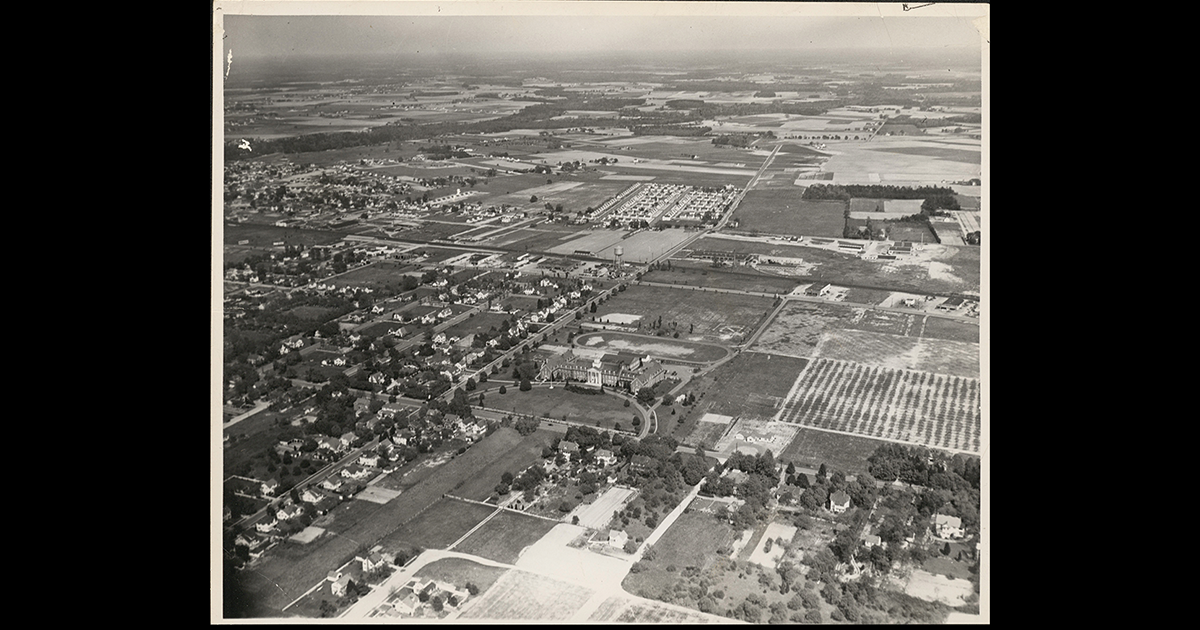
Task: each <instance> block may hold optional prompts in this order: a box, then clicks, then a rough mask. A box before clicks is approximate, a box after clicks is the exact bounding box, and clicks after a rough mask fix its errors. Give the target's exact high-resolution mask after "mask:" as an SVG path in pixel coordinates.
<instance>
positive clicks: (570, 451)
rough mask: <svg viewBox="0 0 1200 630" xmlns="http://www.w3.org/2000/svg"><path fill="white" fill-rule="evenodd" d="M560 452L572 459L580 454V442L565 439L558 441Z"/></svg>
mask: <svg viewBox="0 0 1200 630" xmlns="http://www.w3.org/2000/svg"><path fill="white" fill-rule="evenodd" d="M558 452H559V453H562V454H563V455H565V456H566V457H567V460H568V461H570V460H571V459H572V458H574V457H578V456H579V444H577V443H575V442H572V441H570V440H563V441H561V442H559V443H558Z"/></svg>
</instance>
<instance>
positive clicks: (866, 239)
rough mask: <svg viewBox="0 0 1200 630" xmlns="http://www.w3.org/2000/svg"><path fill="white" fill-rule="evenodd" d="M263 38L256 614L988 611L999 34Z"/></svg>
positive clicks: (246, 175) (257, 81)
mask: <svg viewBox="0 0 1200 630" xmlns="http://www.w3.org/2000/svg"><path fill="white" fill-rule="evenodd" d="M238 63H239V62H237V61H234V62H233V63H232V65H231V66H230V68H231V71H230V73H229V76H228V77H227V78H225V83H224V87H223V90H224V91H223V95H224V107H223V112H219V113H221V114H222V115H223V121H224V128H225V136H224V138H223V141H222V146H220V147H218V148H217V150H218V153H220V154H221V155H222V156H223V157H222V159H221V160H220V162H221V164H222V169H223V199H221V200H219V203H218V204H217V206H218V208H219V212H221V214H222V220H221V222H222V232H223V233H222V235H221V237H220V238H221V242H220V248H221V252H222V257H221V259H220V260H219V262H218V264H220V265H221V275H222V280H223V295H222V303H221V304H220V305H219V306H220V309H221V311H222V318H221V321H220V324H219V330H214V331H213V334H214V337H215V338H217V339H219V340H220V347H221V348H222V351H221V353H220V355H219V356H217V357H215V358H214V360H215V361H220V362H221V365H222V374H223V376H222V382H220V383H219V384H218V385H219V388H220V399H221V408H220V409H218V410H214V415H217V414H219V416H220V417H219V418H217V419H216V422H218V423H219V425H220V429H219V434H220V438H221V443H222V446H221V447H220V449H221V452H222V457H221V460H222V465H221V468H220V470H219V471H214V476H215V477H218V478H219V483H220V484H221V496H222V502H221V505H220V506H219V507H220V510H221V512H222V517H221V522H220V525H219V530H220V534H219V540H220V544H221V548H222V556H223V567H222V569H223V572H222V589H221V591H222V607H223V610H224V614H223V616H224V617H225V618H230V619H234V618H260V619H278V618H301V619H329V620H339V621H348V620H367V619H373V620H377V619H379V618H390V619H395V620H397V621H401V622H404V621H409V622H413V621H422V622H439V621H445V622H456V621H460V620H461V621H470V622H477V623H489V622H515V621H538V622H548V621H560V622H568V623H597V622H601V623H626V622H632V623H712V622H716V623H721V622H750V623H854V624H857V623H941V622H945V621H948V620H949V621H955V620H962V619H969V618H973V616H975V615H979V614H980V593H981V590H980V584H981V580H980V577H981V566H982V565H981V563H983V562H984V561H985V560H984V553H985V550H986V547H985V545H984V544H983V542H984V540H985V538H984V537H983V534H984V533H985V532H983V531H982V527H981V525H982V524H981V519H980V516H981V515H980V505H981V500H982V498H981V491H982V490H983V489H984V488H983V485H982V483H983V481H984V480H985V477H986V475H985V474H984V473H983V471H984V469H985V466H984V462H983V461H982V459H981V455H982V454H983V453H984V452H985V449H984V447H985V439H986V433H985V431H984V421H983V416H984V412H985V405H984V403H983V398H984V391H985V383H984V381H983V380H982V379H981V360H980V345H981V343H983V342H985V340H984V339H982V338H981V334H980V317H981V315H982V314H983V313H984V311H985V309H986V306H987V303H986V296H985V295H983V294H982V287H981V260H982V250H983V247H984V245H983V240H984V234H983V229H982V220H981V218H982V216H983V210H984V207H983V206H984V205H985V204H984V202H985V201H986V197H985V195H984V186H985V182H984V181H983V178H984V173H983V171H982V169H981V163H982V162H981V152H982V150H983V147H982V137H983V135H984V134H985V129H984V125H983V118H982V114H983V113H984V107H985V104H984V103H983V101H982V92H981V68H980V60H979V57H978V50H977V49H976V50H975V56H974V57H971V56H970V55H967V56H965V57H963V58H961V59H960V58H956V59H955V60H954V63H953V64H951V65H949V66H948V64H949V62H947V61H946V60H945V59H944V58H933V57H930V58H928V59H927V58H924V57H921V56H920V55H913V56H912V57H906V58H905V59H903V60H901V59H899V58H898V57H896V58H893V57H887V58H882V57H881V58H879V59H873V60H867V61H864V56H862V55H857V56H855V55H847V56H845V58H841V57H838V56H837V55H834V54H832V53H831V54H829V55H827V56H825V57H820V58H818V59H816V60H813V61H806V62H804V63H795V62H792V61H788V58H787V57H786V56H782V57H780V58H779V59H775V60H773V61H771V62H770V63H765V62H764V63H763V64H761V65H759V66H756V67H753V68H749V67H744V66H743V65H739V64H741V63H742V62H738V61H731V62H726V63H725V64H724V65H721V66H719V67H714V66H712V65H706V66H702V65H700V64H698V63H697V64H689V62H686V61H678V60H669V61H648V62H647V63H646V65H645V67H642V68H640V69H639V71H638V72H630V71H624V70H620V69H614V68H613V67H604V66H602V65H600V64H593V65H586V64H585V65H583V66H580V65H572V63H571V62H570V61H569V60H567V61H563V62H561V63H557V62H556V63H553V64H543V65H538V66H536V67H533V66H529V65H528V64H525V63H518V62H516V61H514V62H512V63H505V62H503V61H502V60H493V61H492V62H490V63H491V64H492V65H490V66H489V67H488V68H487V69H486V71H483V70H480V71H469V70H466V69H463V68H455V69H438V68H436V67H405V66H400V65H397V66H396V67H394V68H393V69H391V70H389V71H387V72H381V71H379V70H378V69H376V68H377V67H381V66H379V64H376V65H371V64H369V63H366V62H363V63H362V64H361V67H364V68H373V69H374V70H372V71H371V72H366V71H363V72H362V73H361V74H358V75H355V74H345V73H346V72H350V71H349V70H345V69H344V68H342V66H336V67H335V66H330V68H333V69H330V70H328V72H329V74H328V76H322V75H321V74H320V72H318V71H316V70H313V71H308V72H306V73H305V74H303V77H304V79H303V80H300V79H295V78H292V77H290V76H289V75H286V74H280V75H278V80H273V79H270V78H267V79H264V78H263V77H273V76H276V75H273V74H268V73H266V71H265V70H264V71H263V73H261V74H253V73H250V70H245V71H244V72H246V73H249V74H247V75H240V74H239V71H242V70H241V68H242V66H239V65H238ZM245 63H246V65H247V66H250V68H251V69H253V66H252V65H251V64H250V62H245ZM331 63H332V62H331ZM339 63H340V62H339ZM272 67H273V68H274V66H272ZM313 67H314V68H315V67H316V66H313ZM347 67H351V66H347ZM947 68H949V69H947ZM271 72H276V73H278V72H282V71H280V70H278V69H275V70H272V71H271ZM297 76H300V75H297ZM954 615H964V616H963V617H955V616H954Z"/></svg>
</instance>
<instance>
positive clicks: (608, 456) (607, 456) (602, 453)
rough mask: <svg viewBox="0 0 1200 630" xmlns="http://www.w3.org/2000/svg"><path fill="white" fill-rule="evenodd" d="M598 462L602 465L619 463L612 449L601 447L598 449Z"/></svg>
mask: <svg viewBox="0 0 1200 630" xmlns="http://www.w3.org/2000/svg"><path fill="white" fill-rule="evenodd" d="M596 462H599V463H600V466H613V464H616V463H617V456H616V455H613V452H612V451H611V450H608V449H600V450H598V451H596Z"/></svg>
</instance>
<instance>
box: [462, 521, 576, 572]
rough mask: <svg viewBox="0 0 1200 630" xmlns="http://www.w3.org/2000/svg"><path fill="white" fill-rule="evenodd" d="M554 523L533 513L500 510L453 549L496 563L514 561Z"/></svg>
mask: <svg viewBox="0 0 1200 630" xmlns="http://www.w3.org/2000/svg"><path fill="white" fill-rule="evenodd" d="M557 524H558V523H555V522H554V521H548V520H546V519H543V518H538V517H536V516H527V515H525V514H518V513H516V512H511V511H509V510H503V511H501V512H500V513H499V514H497V515H496V516H494V517H492V519H491V520H489V521H488V522H487V523H485V524H484V526H483V527H480V528H479V529H478V530H476V531H475V533H473V534H471V535H470V536H468V537H467V539H466V540H464V541H462V542H461V543H459V544H458V546H457V547H455V548H454V550H455V551H459V552H462V553H469V554H471V555H474V556H479V557H480V558H487V559H488V560H494V561H496V562H503V563H505V564H515V563H516V561H517V559H518V558H520V557H521V551H523V550H524V549H525V548H526V547H528V546H529V545H532V544H533V543H535V542H537V541H538V540H539V539H540V538H541V537H542V536H545V535H546V533H547V532H549V531H550V530H551V529H554V526H555V525H557Z"/></svg>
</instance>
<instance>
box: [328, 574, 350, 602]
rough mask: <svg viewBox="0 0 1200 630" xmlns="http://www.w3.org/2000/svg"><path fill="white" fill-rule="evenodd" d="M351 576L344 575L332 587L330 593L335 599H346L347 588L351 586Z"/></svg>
mask: <svg viewBox="0 0 1200 630" xmlns="http://www.w3.org/2000/svg"><path fill="white" fill-rule="evenodd" d="M350 582H351V580H350V576H349V575H345V574H343V575H342V576H341V577H339V578H338V579H337V580H335V581H334V583H333V584H332V585H331V586H330V591H331V592H332V593H333V596H334V597H345V595H346V588H347V587H348V586H350Z"/></svg>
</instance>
